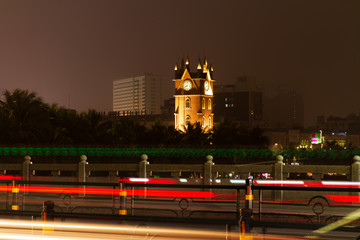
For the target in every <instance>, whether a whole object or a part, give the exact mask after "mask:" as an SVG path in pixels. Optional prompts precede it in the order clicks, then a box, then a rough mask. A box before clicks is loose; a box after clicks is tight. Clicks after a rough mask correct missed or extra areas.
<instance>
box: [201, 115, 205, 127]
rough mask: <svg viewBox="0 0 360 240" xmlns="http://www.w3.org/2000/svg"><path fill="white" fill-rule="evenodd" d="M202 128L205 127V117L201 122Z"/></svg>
mask: <svg viewBox="0 0 360 240" xmlns="http://www.w3.org/2000/svg"><path fill="white" fill-rule="evenodd" d="M201 127H203V128H204V127H205V116H203V117H202V121H201Z"/></svg>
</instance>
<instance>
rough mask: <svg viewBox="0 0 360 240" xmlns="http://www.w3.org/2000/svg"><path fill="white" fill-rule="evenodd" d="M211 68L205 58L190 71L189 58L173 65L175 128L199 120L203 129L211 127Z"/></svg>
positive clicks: (212, 81)
mask: <svg viewBox="0 0 360 240" xmlns="http://www.w3.org/2000/svg"><path fill="white" fill-rule="evenodd" d="M212 75H213V68H212V66H209V65H208V63H207V60H206V59H205V60H204V64H202V63H201V61H200V60H199V63H198V65H197V69H196V71H193V72H191V71H190V62H189V59H187V60H186V62H185V63H184V61H182V62H181V64H180V66H178V65H175V79H174V82H175V95H174V97H175V128H176V129H180V130H184V128H185V127H186V126H187V125H188V124H189V123H190V124H195V123H196V122H199V123H200V124H201V126H202V128H203V129H212V128H213V122H214V121H213V118H214V114H213V97H214V93H213V86H214V85H213V84H214V80H213V79H212Z"/></svg>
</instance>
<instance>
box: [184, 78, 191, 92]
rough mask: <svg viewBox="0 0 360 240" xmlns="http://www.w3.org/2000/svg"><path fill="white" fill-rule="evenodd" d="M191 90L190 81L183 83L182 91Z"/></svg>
mask: <svg viewBox="0 0 360 240" xmlns="http://www.w3.org/2000/svg"><path fill="white" fill-rule="evenodd" d="M191 88H192V83H191V81H190V80H185V81H184V83H183V89H184V90H185V91H189V90H190V89H191Z"/></svg>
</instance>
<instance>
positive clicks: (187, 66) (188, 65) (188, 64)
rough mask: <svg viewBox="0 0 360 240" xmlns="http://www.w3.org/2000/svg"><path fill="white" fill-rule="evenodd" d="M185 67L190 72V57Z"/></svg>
mask: <svg viewBox="0 0 360 240" xmlns="http://www.w3.org/2000/svg"><path fill="white" fill-rule="evenodd" d="M185 67H186V68H187V70H189V72H190V61H189V57H187V58H186V61H185Z"/></svg>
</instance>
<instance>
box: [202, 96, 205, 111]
mask: <svg viewBox="0 0 360 240" xmlns="http://www.w3.org/2000/svg"><path fill="white" fill-rule="evenodd" d="M202 109H205V98H203V99H202Z"/></svg>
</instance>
